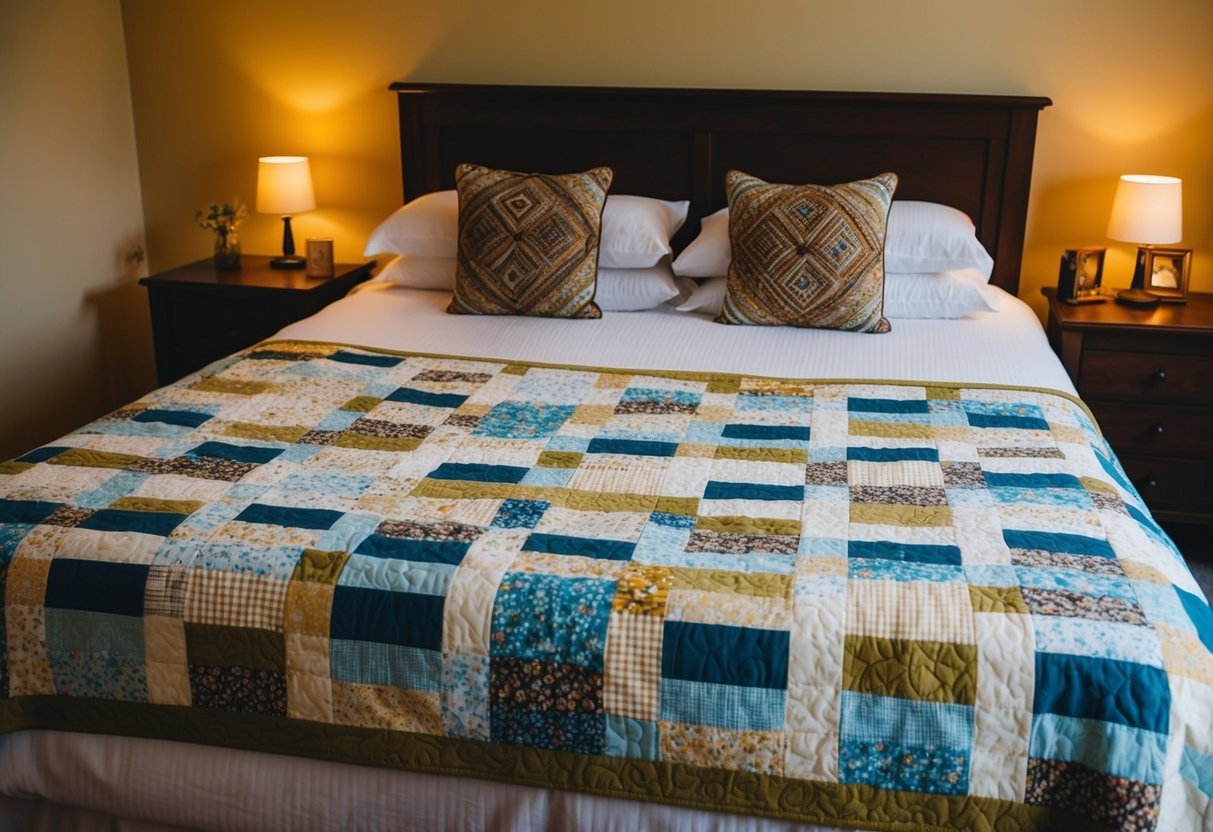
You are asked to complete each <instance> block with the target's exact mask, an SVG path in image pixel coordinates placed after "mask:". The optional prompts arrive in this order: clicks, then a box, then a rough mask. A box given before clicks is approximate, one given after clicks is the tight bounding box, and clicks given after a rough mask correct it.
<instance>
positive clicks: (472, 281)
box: [447, 164, 614, 318]
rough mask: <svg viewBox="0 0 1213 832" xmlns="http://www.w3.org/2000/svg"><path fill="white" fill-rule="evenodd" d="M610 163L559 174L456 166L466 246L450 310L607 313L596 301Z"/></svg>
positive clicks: (568, 314)
mask: <svg viewBox="0 0 1213 832" xmlns="http://www.w3.org/2000/svg"><path fill="white" fill-rule="evenodd" d="M613 176H614V174H613V172H612V171H611V169H610V168H606V167H603V168H594V169H593V170H589V171H586V172H585V173H574V174H564V175H559V176H552V175H546V174H539V173H532V174H526V173H514V172H512V171H503V170H492V169H490V168H485V167H481V166H479V165H469V164H462V165H459V167H458V168H456V169H455V188H456V190H458V192H459V248H458V263H457V265H456V268H455V297H454V298H453V299H452V300H451V305H450V306H449V307H448V308H447V311H448V312H453V313H457V314H473V315H532V316H537V317H547V318H601V317H602V311H601V310H600V309H599V308H598V305H597V304H596V303H594V287H595V278H596V275H597V273H598V240H599V235H600V232H601V227H602V209H603V206H604V205H605V204H606V196H607V190H608V189H609V188H610V186H611V179H612V178H613Z"/></svg>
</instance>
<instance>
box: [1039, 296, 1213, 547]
mask: <svg viewBox="0 0 1213 832" xmlns="http://www.w3.org/2000/svg"><path fill="white" fill-rule="evenodd" d="M1043 291H1044V294H1045V295H1046V297H1048V299H1049V320H1048V324H1047V327H1046V328H1047V331H1048V333H1049V341H1050V343H1051V344H1052V345H1053V349H1054V351H1056V353H1057V354H1058V356H1060V357H1061V361H1062V364H1064V365H1065V367H1066V370H1067V372H1069V374H1070V378H1071V379H1073V380H1074V385H1075V387H1077V388H1078V393H1079V395H1080V396H1082V398H1083V400H1084V401H1086V403H1087V404H1088V405H1089V406H1090V408H1091V412H1092V413H1094V414H1095V418H1096V419H1097V420H1098V421H1099V426H1100V428H1101V429H1102V430H1103V432H1104V436H1106V437H1107V439H1108V442H1109V443H1111V445H1112V447H1113V449H1114V450H1115V451H1116V455H1117V456H1118V457H1119V458H1120V461H1121V464H1122V465H1123V466H1124V468H1125V471H1126V473H1128V475H1129V478H1130V479H1131V480H1132V481H1133V484H1134V485H1135V486H1137V489H1138V490H1139V491H1140V492H1141V495H1142V497H1143V498H1145V500H1146V502H1147V503H1148V504H1149V506H1150V510H1151V512H1153V514H1154V516H1155V517H1156V518H1158V520H1159V521H1160V522H1164V523H1167V522H1175V523H1194V524H1202V525H1213V295H1211V294H1191V295H1189V296H1188V302H1187V303H1185V304H1166V303H1164V304H1159V305H1158V306H1156V307H1153V308H1148V309H1140V308H1133V307H1127V306H1122V305H1120V304H1117V303H1114V302H1112V301H1109V302H1107V303H1101V304H1084V305H1079V306H1074V305H1071V304H1068V303H1062V302H1060V301H1058V300H1057V293H1056V290H1055V289H1052V288H1046V289H1045V290H1043Z"/></svg>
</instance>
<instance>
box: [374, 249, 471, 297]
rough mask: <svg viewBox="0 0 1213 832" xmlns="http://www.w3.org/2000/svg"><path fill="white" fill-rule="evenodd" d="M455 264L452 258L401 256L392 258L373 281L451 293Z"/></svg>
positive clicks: (453, 286)
mask: <svg viewBox="0 0 1213 832" xmlns="http://www.w3.org/2000/svg"><path fill="white" fill-rule="evenodd" d="M455 262H456V260H455V258H454V257H413V256H411V255H407V254H402V255H400V256H398V257H393V258H392V259H391V260H390V261H389V262H388V264H387V265H386V266H384V267H383V268H382V269H380V271H379V274H377V275H375V280H376V281H377V282H380V283H399V284H400V285H401V286H411V287H412V288H414V289H443V290H445V291H447V292H451V291H454V288H455Z"/></svg>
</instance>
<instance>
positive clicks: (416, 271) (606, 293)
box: [375, 255, 680, 312]
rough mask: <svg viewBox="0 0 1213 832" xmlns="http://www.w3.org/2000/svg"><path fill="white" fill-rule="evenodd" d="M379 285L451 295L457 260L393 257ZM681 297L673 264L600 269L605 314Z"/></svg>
mask: <svg viewBox="0 0 1213 832" xmlns="http://www.w3.org/2000/svg"><path fill="white" fill-rule="evenodd" d="M375 281H376V282H378V283H396V284H399V285H401V286H409V287H411V288H413V289H438V290H442V291H445V292H450V291H453V290H454V288H455V258H454V257H409V256H407V255H400V256H398V257H393V258H392V259H391V261H389V262H388V264H387V265H386V266H384V267H383V269H382V270H380V272H379V274H377V275H375ZM679 294H680V290H679V287H678V285H677V284H676V283H675V282H674V273H673V272H671V271H670V267H669V264H667V263H659V264H657V265H656V266H650V267H648V268H647V269H599V270H598V279H597V286H596V288H595V292H594V300H595V301H596V302H597V303H598V306H599V307H600V308H601V309H602V310H603V311H604V312H636V311H639V310H642V309H656V308H657V307H658V306H661V304H663V303H665V302H666V301H667V300H673V299H674V298H676V297H678V296H679Z"/></svg>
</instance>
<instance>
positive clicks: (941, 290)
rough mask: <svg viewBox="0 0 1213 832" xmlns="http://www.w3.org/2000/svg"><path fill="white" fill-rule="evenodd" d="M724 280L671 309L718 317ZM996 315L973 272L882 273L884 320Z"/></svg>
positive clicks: (993, 295)
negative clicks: (883, 276) (982, 313)
mask: <svg viewBox="0 0 1213 832" xmlns="http://www.w3.org/2000/svg"><path fill="white" fill-rule="evenodd" d="M726 282H727V281H726V279H725V278H723V277H713V278H711V279H709V280H705V281H703V282H702V283H700V284H698V285H697V286H696V287H695V289H694V290H693V291H692V292H691V296H690V297H689V298H687V299H686V301H684V302H683V303H681V304H679V305H678V306H676V307H675V309H677V310H678V311H679V312H704V313H707V314H709V315H713V316H715V315H719V314H720V307H721V305H722V304H723V303H724V287H725V283H726ZM996 311H998V295H997V290H995V289H993V288H991V287H990V286H987V285H986V279H985V278H984V277H983V276H982V274H981V272H980V271H979V270H977V269H974V268H968V269H953V270H950V271H945V272H935V273H925V272H901V273H898V272H890V271H886V272H885V280H884V315H885V317H886V318H964V317H966V316H968V315H972V314H974V313H976V312H996Z"/></svg>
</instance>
